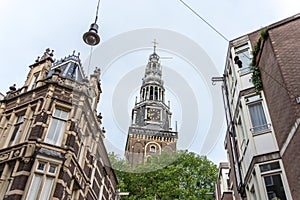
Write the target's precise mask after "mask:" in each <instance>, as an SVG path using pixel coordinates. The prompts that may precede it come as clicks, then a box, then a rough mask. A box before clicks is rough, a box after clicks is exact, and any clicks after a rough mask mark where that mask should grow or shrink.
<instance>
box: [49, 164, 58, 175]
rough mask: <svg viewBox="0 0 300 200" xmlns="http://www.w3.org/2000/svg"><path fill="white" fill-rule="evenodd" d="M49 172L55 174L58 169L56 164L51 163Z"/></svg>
mask: <svg viewBox="0 0 300 200" xmlns="http://www.w3.org/2000/svg"><path fill="white" fill-rule="evenodd" d="M48 171H49V173H52V174H54V173H55V171H56V166H54V165H50V167H49V170H48Z"/></svg>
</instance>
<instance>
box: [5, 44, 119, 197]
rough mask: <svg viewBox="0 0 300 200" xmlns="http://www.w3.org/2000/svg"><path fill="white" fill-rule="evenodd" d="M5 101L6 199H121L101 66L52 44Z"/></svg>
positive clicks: (11, 89) (13, 87) (8, 94)
mask: <svg viewBox="0 0 300 200" xmlns="http://www.w3.org/2000/svg"><path fill="white" fill-rule="evenodd" d="M29 67H30V71H29V73H28V76H27V78H26V81H25V84H24V85H23V86H22V87H21V88H20V89H16V88H15V86H12V87H10V91H9V92H7V95H5V96H4V98H3V100H1V104H0V137H1V139H0V199H7V200H8V199H14V200H17V199H28V200H31V199H32V200H36V199H53V200H55V199H57V200H58V199H59V200H60V199H74V200H75V199H76V200H77V199H91V200H92V199H106V200H108V199H115V196H116V185H117V180H116V176H115V174H114V171H113V170H112V168H111V166H110V162H109V159H108V156H107V152H106V149H105V146H104V144H103V137H104V132H105V131H104V129H103V127H102V126H101V118H102V117H101V115H99V114H97V111H96V107H97V103H98V101H99V99H100V94H101V87H100V70H99V69H96V70H95V71H94V73H93V74H92V75H90V77H89V79H87V78H85V75H84V73H83V69H82V67H81V63H80V59H79V55H78V56H77V55H74V53H73V55H70V56H68V57H65V58H64V59H62V60H59V61H56V62H54V60H53V51H52V52H51V51H50V50H49V49H47V50H46V52H45V53H44V55H43V56H42V57H41V58H38V59H37V60H36V61H35V63H34V64H32V65H30V66H29Z"/></svg>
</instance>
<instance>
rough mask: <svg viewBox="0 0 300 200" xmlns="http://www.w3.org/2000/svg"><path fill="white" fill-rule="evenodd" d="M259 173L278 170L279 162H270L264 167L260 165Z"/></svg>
mask: <svg viewBox="0 0 300 200" xmlns="http://www.w3.org/2000/svg"><path fill="white" fill-rule="evenodd" d="M259 168H260V172H266V171H271V170H274V169H280V166H279V162H272V163H268V164H264V165H260V166H259Z"/></svg>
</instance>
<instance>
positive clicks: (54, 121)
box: [46, 119, 58, 143]
mask: <svg viewBox="0 0 300 200" xmlns="http://www.w3.org/2000/svg"><path fill="white" fill-rule="evenodd" d="M57 124H58V120H57V119H52V120H51V122H50V126H49V128H48V133H47V136H46V141H47V142H49V143H54V135H55V130H56V127H57Z"/></svg>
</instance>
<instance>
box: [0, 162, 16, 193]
mask: <svg viewBox="0 0 300 200" xmlns="http://www.w3.org/2000/svg"><path fill="white" fill-rule="evenodd" d="M0 171H1V176H0V179H1V182H2V184H1V187H0V199H4V196H5V194H6V192H7V189H8V186H9V184H10V182H11V180H12V173H13V166H10V165H9V164H6V165H5V164H3V165H1V166H0Z"/></svg>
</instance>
